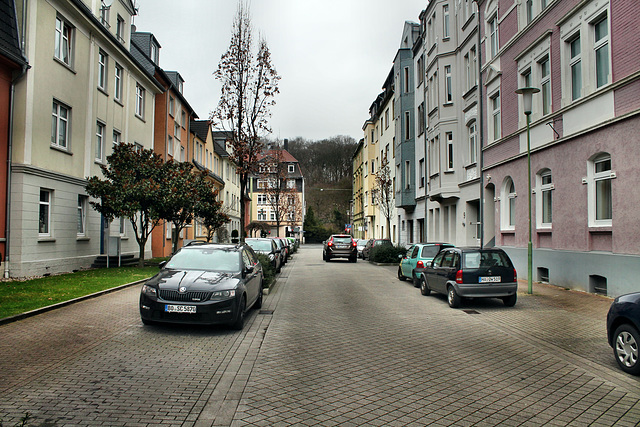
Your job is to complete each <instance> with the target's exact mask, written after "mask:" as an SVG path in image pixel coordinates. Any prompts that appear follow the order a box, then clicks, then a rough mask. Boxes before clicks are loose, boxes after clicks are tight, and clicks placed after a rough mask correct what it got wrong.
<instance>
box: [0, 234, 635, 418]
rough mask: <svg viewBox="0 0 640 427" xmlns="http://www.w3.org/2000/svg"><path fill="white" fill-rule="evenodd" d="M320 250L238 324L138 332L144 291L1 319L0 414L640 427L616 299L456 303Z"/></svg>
mask: <svg viewBox="0 0 640 427" xmlns="http://www.w3.org/2000/svg"><path fill="white" fill-rule="evenodd" d="M321 258H322V257H321V252H320V248H319V246H315V247H314V246H307V247H304V248H303V249H301V251H299V253H298V254H297V255H296V257H295V258H294V262H292V263H291V264H288V265H287V266H286V267H285V269H284V270H283V274H282V275H281V277H280V279H279V283H278V285H277V286H276V288H275V292H273V293H272V294H271V295H269V296H268V297H266V298H265V304H264V306H263V310H262V313H256V312H254V313H253V314H252V316H251V318H250V319H249V321H248V324H247V327H246V328H245V330H244V331H242V332H241V333H236V332H231V331H228V330H226V329H224V328H189V327H155V328H147V327H142V325H141V323H140V321H139V318H138V312H137V297H138V291H139V287H138V286H136V287H132V288H129V289H125V290H123V291H119V292H115V293H113V294H108V295H104V296H102V297H99V298H96V299H93V300H89V301H84V302H82V303H78V304H74V305H72V306H70V307H66V308H62V309H59V310H56V311H53V312H50V313H45V314H42V315H39V316H36V317H33V318H29V319H26V320H23V321H19V322H15V323H12V324H8V325H4V326H0V337H2V340H1V341H0V353H1V355H2V357H0V419H2V420H3V421H4V422H5V423H6V425H12V424H13V423H14V422H15V420H17V419H18V418H19V417H20V416H22V415H23V414H24V413H25V412H27V411H28V412H30V413H32V414H34V416H35V417H36V418H35V420H34V422H33V423H32V424H31V425H185V426H192V425H195V426H211V425H234V426H243V425H260V426H271V425H282V426H287V425H320V426H332V425H398V426H399V425H427V424H432V425H442V426H444V425H498V424H502V425H506V426H513V425H531V426H534V425H575V426H583V425H590V424H592V425H616V424H617V425H621V426H630V425H640V392H639V390H640V380H638V379H637V378H635V377H629V376H626V375H623V374H622V373H620V372H619V371H618V370H617V368H616V367H615V362H614V361H613V360H612V358H611V350H610V349H609V348H608V346H607V345H606V342H605V338H604V337H605V332H604V314H606V310H607V308H608V306H609V304H610V300H608V299H604V298H600V297H596V296H593V295H584V294H577V293H573V292H566V291H563V290H559V289H556V288H552V287H547V286H537V287H536V289H535V290H536V295H534V296H528V295H525V294H521V295H519V301H518V304H517V305H516V307H514V308H512V309H507V308H504V307H503V306H502V304H501V302H499V301H496V302H492V301H488V302H487V301H480V302H474V303H473V304H467V305H466V306H464V307H463V310H452V309H450V308H449V307H448V305H447V303H446V299H445V298H444V297H438V296H430V297H423V296H421V295H420V292H419V290H417V289H415V288H413V287H412V286H411V284H410V283H408V282H400V281H398V280H397V278H396V277H395V270H396V269H395V268H394V267H377V266H373V265H370V264H368V263H365V262H358V263H357V264H350V263H347V262H341V261H340V260H338V261H335V262H331V263H328V264H327V263H325V262H323V261H321ZM523 289H524V288H523ZM269 310H273V314H269V313H270V312H269ZM464 310H467V311H464ZM475 313H477V314H475ZM45 420H46V422H45Z"/></svg>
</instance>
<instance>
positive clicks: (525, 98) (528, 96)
mask: <svg viewBox="0 0 640 427" xmlns="http://www.w3.org/2000/svg"><path fill="white" fill-rule="evenodd" d="M538 92H540V89H538V88H537V87H521V88H520V89H516V93H517V94H518V95H522V106H523V107H524V114H526V115H527V116H528V115H529V114H531V105H532V104H533V94H534V93H538Z"/></svg>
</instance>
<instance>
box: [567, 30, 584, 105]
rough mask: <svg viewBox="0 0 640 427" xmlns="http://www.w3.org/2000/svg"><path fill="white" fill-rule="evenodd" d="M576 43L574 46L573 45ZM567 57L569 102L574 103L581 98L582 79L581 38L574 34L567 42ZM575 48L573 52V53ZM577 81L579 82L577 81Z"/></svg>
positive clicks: (578, 34)
mask: <svg viewBox="0 0 640 427" xmlns="http://www.w3.org/2000/svg"><path fill="white" fill-rule="evenodd" d="M576 42H577V43H578V45H577V46H576V45H575V43H576ZM567 45H568V46H567V49H568V53H569V55H568V57H569V90H570V94H571V98H570V99H571V101H576V100H578V99H580V98H582V96H583V85H584V78H583V75H582V37H581V35H580V32H578V33H576V34H575V35H574V36H573V37H572V38H571V39H570V40H568V41H567ZM574 47H575V51H574ZM578 80H579V81H578Z"/></svg>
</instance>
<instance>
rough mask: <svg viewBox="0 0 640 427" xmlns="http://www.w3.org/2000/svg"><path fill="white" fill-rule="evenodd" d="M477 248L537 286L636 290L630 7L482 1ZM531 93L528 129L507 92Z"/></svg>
mask: <svg viewBox="0 0 640 427" xmlns="http://www.w3.org/2000/svg"><path fill="white" fill-rule="evenodd" d="M478 6H479V15H480V17H479V19H480V22H481V24H480V31H481V39H482V46H481V49H482V61H481V66H482V84H483V100H482V101H483V111H484V114H483V118H484V121H483V134H482V150H483V168H482V185H483V188H484V198H483V200H484V241H485V245H486V246H491V245H495V246H500V247H502V248H504V249H505V250H506V251H507V252H508V253H509V254H510V255H511V257H512V259H513V260H514V262H515V264H516V268H517V270H518V273H519V276H520V278H526V276H527V243H528V239H529V226H528V218H529V206H528V201H527V197H531V200H532V205H531V206H532V208H531V219H532V236H531V239H532V242H533V248H534V252H533V254H534V255H533V280H535V281H544V282H549V283H553V284H555V285H559V286H563V287H569V288H574V289H581V290H584V291H588V292H596V293H602V294H605V295H609V296H617V295H621V294H624V293H627V292H631V291H637V290H639V289H640V288H639V285H637V282H635V281H634V279H635V278H636V277H638V276H639V275H640V244H639V243H638V242H640V220H639V219H638V213H637V209H638V208H639V207H640V174H639V173H638V164H639V163H640V51H639V50H638V49H637V46H639V45H640V29H639V28H638V26H637V19H635V16H636V14H635V13H634V11H635V8H637V1H636V0H616V1H613V0H609V1H603V0H590V1H589V0H587V1H584V0H523V1H514V0H484V1H483V0H481V1H479V5H478ZM526 86H531V87H536V88H538V89H540V92H539V93H537V94H535V95H534V97H533V108H532V112H531V115H530V141H531V149H530V152H531V190H532V191H531V193H529V187H528V180H527V173H528V170H527V126H526V123H527V122H526V116H525V114H524V111H523V105H522V100H521V99H520V98H521V96H520V95H517V94H516V93H515V90H516V89H518V88H521V87H526Z"/></svg>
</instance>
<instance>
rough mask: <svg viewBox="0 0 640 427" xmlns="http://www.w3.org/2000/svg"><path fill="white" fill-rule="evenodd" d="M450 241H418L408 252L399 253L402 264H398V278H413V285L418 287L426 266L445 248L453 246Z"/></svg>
mask: <svg viewBox="0 0 640 427" xmlns="http://www.w3.org/2000/svg"><path fill="white" fill-rule="evenodd" d="M452 247H453V245H451V244H449V243H416V244H414V245H413V246H411V247H410V248H409V249H407V254H406V255H405V256H404V257H402V256H401V255H399V257H400V258H401V259H400V265H398V279H400V280H407V279H411V280H413V286H415V287H416V288H417V287H418V286H419V285H420V282H419V281H418V277H420V273H421V272H422V271H424V268H425V267H427V266H428V265H429V263H430V262H431V261H432V260H433V258H435V256H436V255H438V252H440V251H441V250H442V249H444V248H452Z"/></svg>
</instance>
